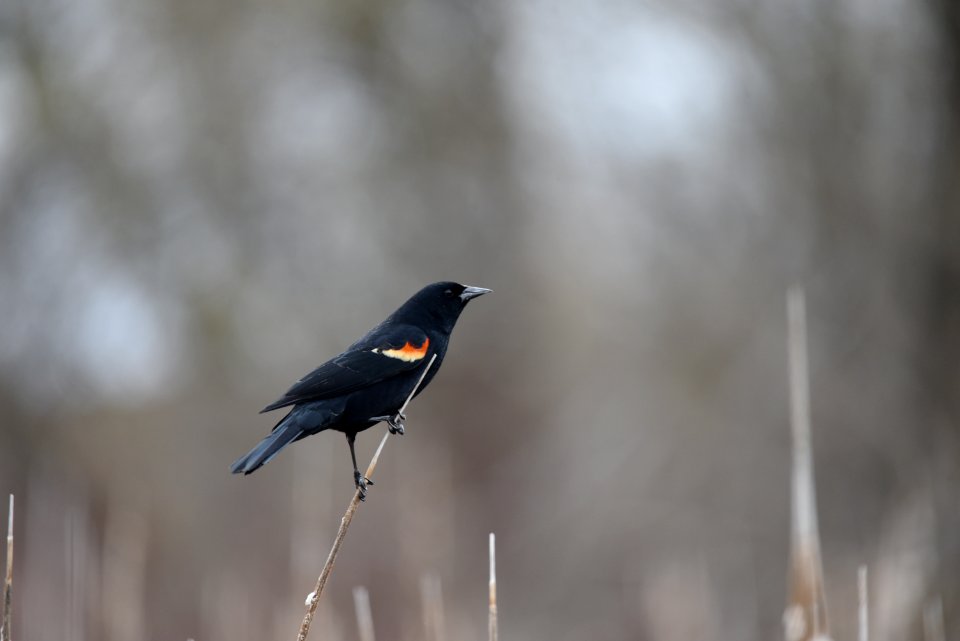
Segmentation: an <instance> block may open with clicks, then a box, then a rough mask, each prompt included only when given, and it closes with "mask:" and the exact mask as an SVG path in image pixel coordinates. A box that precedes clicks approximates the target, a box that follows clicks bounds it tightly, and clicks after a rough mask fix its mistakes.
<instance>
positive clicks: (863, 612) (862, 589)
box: [857, 565, 870, 641]
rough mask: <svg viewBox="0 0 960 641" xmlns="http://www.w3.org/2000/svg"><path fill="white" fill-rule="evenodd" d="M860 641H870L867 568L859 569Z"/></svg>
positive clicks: (861, 567) (858, 637) (858, 612)
mask: <svg viewBox="0 0 960 641" xmlns="http://www.w3.org/2000/svg"><path fill="white" fill-rule="evenodd" d="M857 601H858V606H859V607H858V608H857V614H858V616H857V620H858V622H859V626H858V628H857V630H858V634H857V639H858V641H870V601H869V599H868V597H867V566H865V565H861V566H860V567H859V568H858V569H857Z"/></svg>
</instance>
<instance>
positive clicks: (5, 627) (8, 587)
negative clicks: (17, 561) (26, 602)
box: [0, 494, 13, 641]
mask: <svg viewBox="0 0 960 641" xmlns="http://www.w3.org/2000/svg"><path fill="white" fill-rule="evenodd" d="M12 609H13V494H11V495H10V511H9V513H8V515H7V573H6V577H5V578H4V581H3V621H2V622H0V641H10V640H11V639H12V638H13V636H12V634H11V632H10V614H11V611H12Z"/></svg>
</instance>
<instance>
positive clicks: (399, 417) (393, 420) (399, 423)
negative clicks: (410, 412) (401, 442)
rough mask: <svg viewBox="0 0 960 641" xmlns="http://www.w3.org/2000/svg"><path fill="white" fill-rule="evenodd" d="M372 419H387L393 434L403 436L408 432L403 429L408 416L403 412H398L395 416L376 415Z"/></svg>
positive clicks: (388, 426)
mask: <svg viewBox="0 0 960 641" xmlns="http://www.w3.org/2000/svg"><path fill="white" fill-rule="evenodd" d="M370 420H371V421H386V423H387V429H388V430H389V431H390V433H391V434H399V435H400V436H403V435H404V434H405V433H406V432H405V430H404V429H403V422H404V421H405V420H407V417H406V416H405V415H404V414H403V413H402V412H397V414H396V415H395V416H374V417H373V418H371V419H370Z"/></svg>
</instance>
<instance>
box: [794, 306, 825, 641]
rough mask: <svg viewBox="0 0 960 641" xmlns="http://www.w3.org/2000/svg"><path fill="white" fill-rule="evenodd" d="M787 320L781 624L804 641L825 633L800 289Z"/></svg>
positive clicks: (804, 332)
mask: <svg viewBox="0 0 960 641" xmlns="http://www.w3.org/2000/svg"><path fill="white" fill-rule="evenodd" d="M787 320H788V330H789V331H788V341H787V348H788V351H789V357H790V358H789V364H790V427H791V434H792V453H793V469H792V473H791V488H790V489H791V492H790V493H791V506H790V507H791V510H790V516H791V519H790V520H791V523H790V539H791V541H790V594H789V600H788V602H787V609H786V612H785V613H784V618H783V620H784V632H785V635H784V636H785V638H786V639H787V641H807V640H809V639H814V638H816V637H818V636H821V635H822V636H828V634H829V632H828V625H827V601H826V596H825V594H824V588H823V562H822V560H821V556H820V532H819V527H818V525H817V496H816V486H815V483H814V478H813V447H812V443H811V440H812V439H811V427H810V372H809V366H808V361H807V321H806V303H805V300H804V294H803V289H802V288H801V287H792V288H791V289H790V291H789V292H788V293H787Z"/></svg>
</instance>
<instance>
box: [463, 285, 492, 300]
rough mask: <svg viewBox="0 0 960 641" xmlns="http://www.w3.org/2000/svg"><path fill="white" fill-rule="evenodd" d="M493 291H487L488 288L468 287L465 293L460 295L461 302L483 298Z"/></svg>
mask: <svg viewBox="0 0 960 641" xmlns="http://www.w3.org/2000/svg"><path fill="white" fill-rule="evenodd" d="M492 291H493V290H492V289H487V288H486V287H467V288H465V289H464V290H463V293H461V294H460V300H462V301H463V302H467V301H468V300H470V299H471V298H476V297H477V296H483V295H484V294H489V293H490V292H492Z"/></svg>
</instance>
